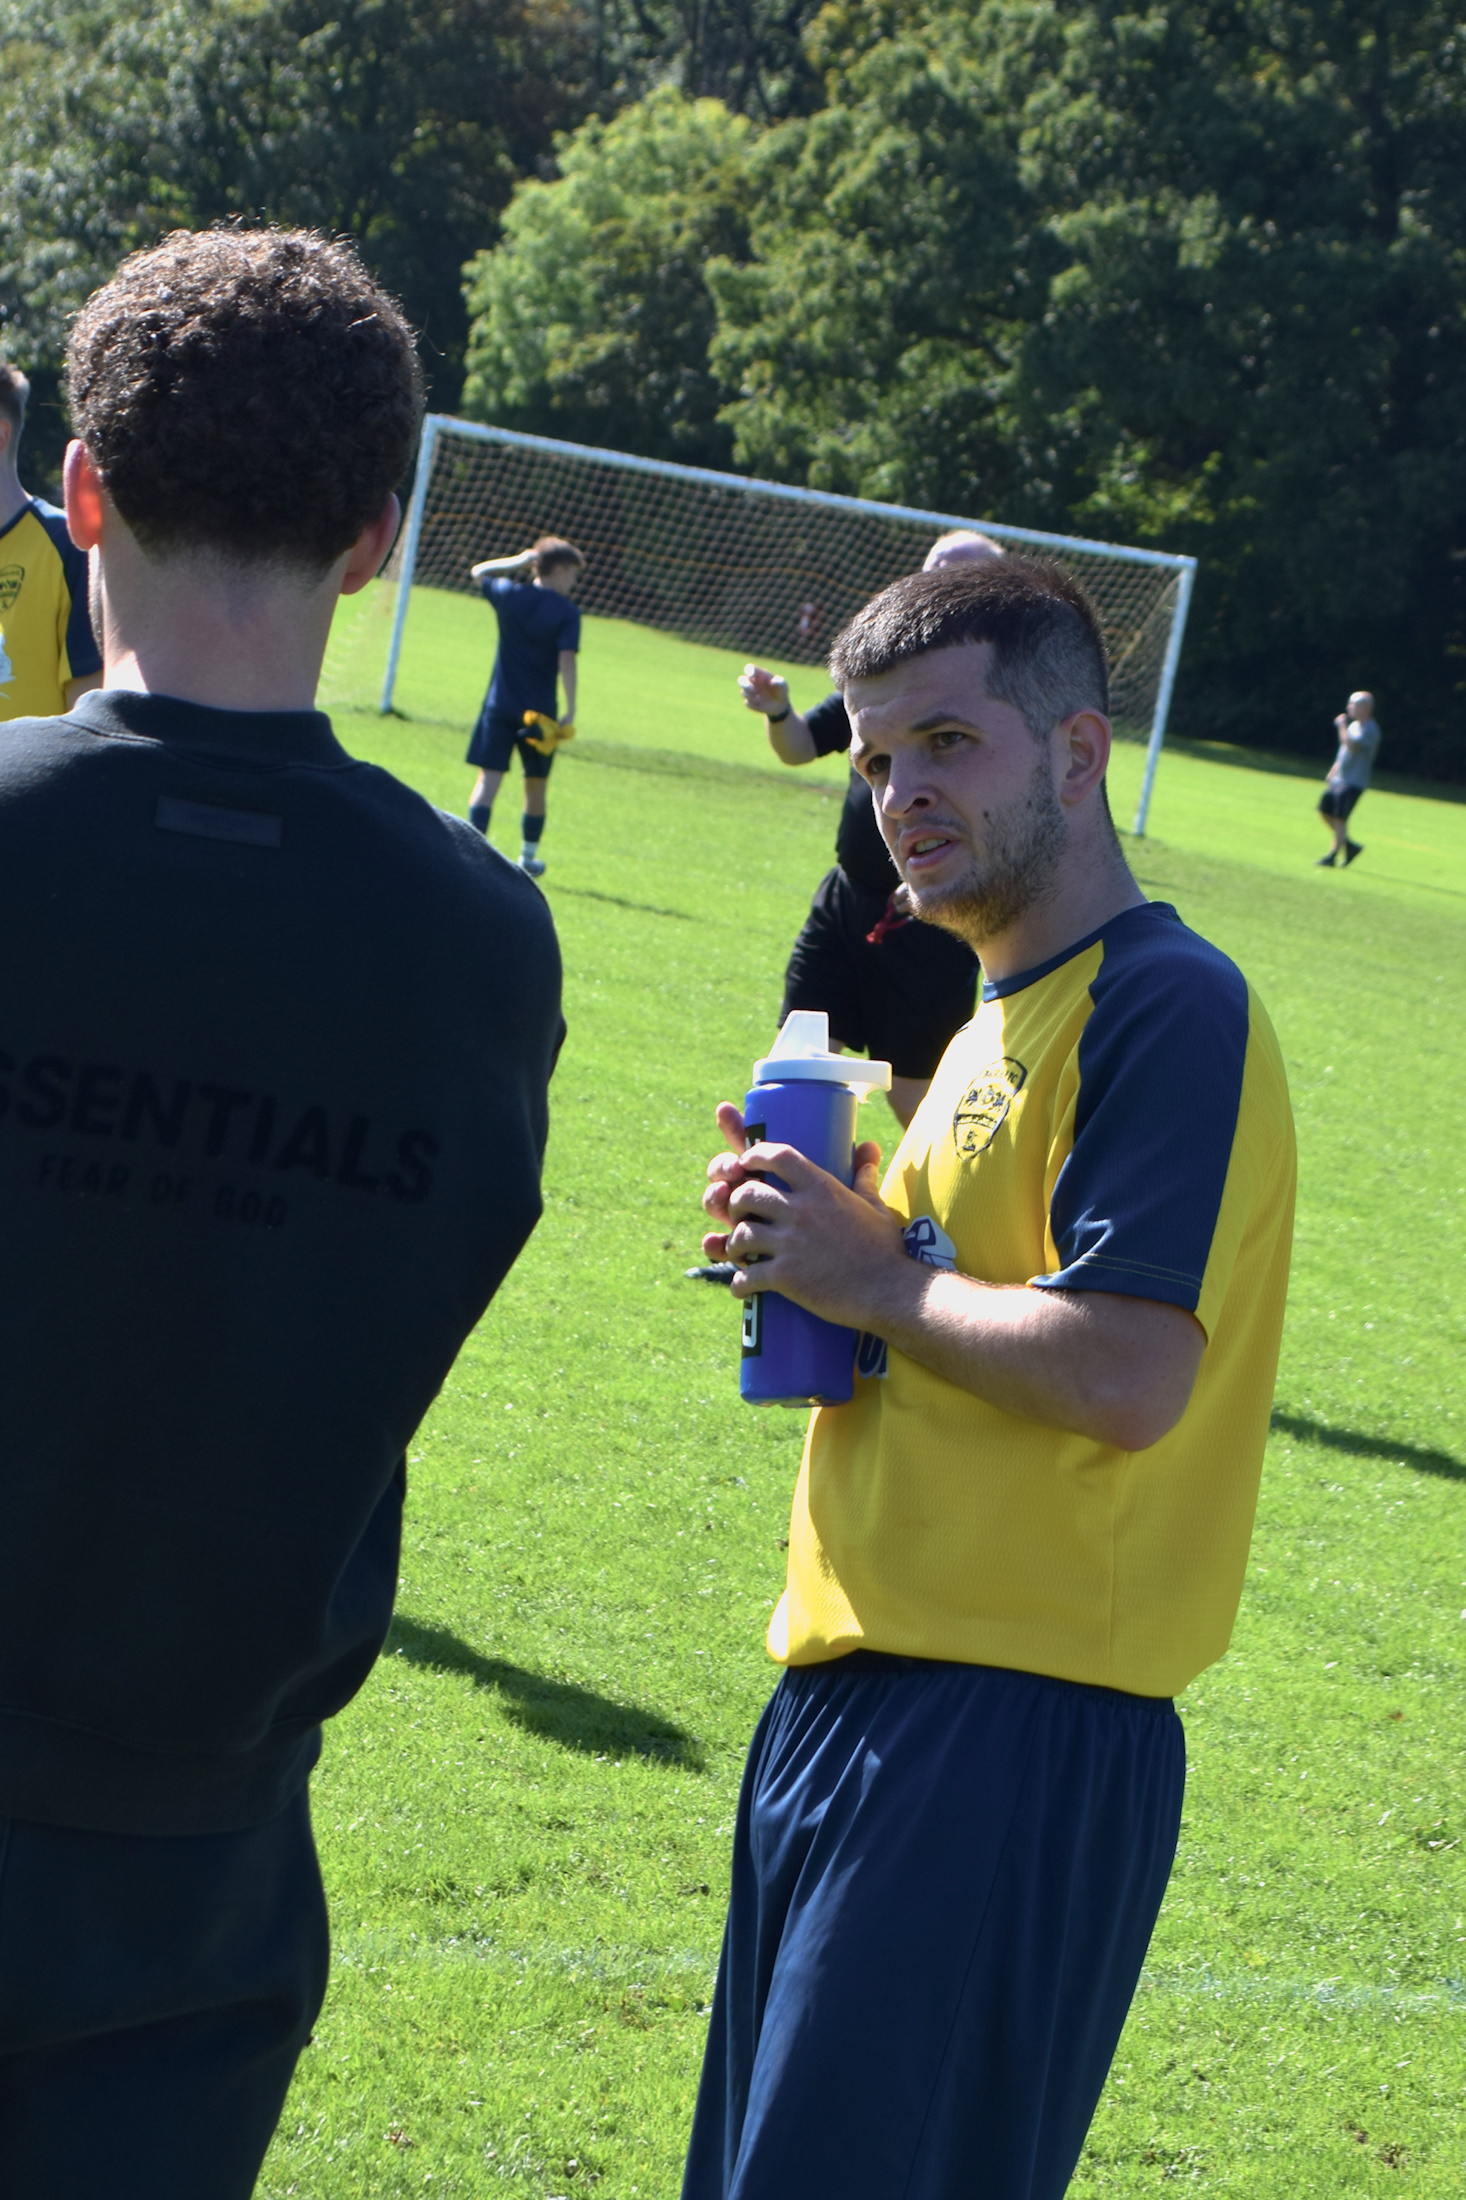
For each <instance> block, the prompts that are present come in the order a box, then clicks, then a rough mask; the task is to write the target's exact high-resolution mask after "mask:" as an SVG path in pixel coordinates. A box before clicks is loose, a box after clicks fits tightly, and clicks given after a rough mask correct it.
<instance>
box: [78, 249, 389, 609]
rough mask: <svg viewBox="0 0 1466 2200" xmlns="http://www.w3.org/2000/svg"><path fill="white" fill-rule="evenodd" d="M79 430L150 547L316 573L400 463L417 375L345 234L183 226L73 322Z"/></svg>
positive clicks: (375, 503) (348, 540)
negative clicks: (339, 238)
mask: <svg viewBox="0 0 1466 2200" xmlns="http://www.w3.org/2000/svg"><path fill="white" fill-rule="evenodd" d="M66 382H67V394H68V397H69V399H70V403H71V417H72V421H73V424H74V426H75V429H76V432H77V434H78V435H79V436H80V437H81V439H82V441H83V442H84V443H85V445H86V447H87V449H88V451H89V452H90V453H91V456H92V459H93V461H94V463H95V464H96V467H97V470H98V472H99V474H100V475H101V478H102V482H103V484H104V486H105V488H106V490H107V492H108V494H109V495H110V496H111V498H112V500H113V502H114V503H115V505H116V507H117V509H118V511H119V512H120V513H121V514H122V517H123V518H124V519H125V520H126V521H127V524H128V526H129V527H130V528H131V529H132V531H133V533H134V534H135V535H136V536H137V538H138V541H139V542H140V543H141V544H142V546H143V548H144V549H145V550H147V551H149V552H150V553H152V554H154V555H158V554H160V553H166V552H168V551H170V550H179V549H211V550H215V551H218V552H222V553H223V554H224V555H226V556H228V557H230V558H234V559H238V560H241V561H248V562H256V561H258V562H264V561H272V560H278V561H280V562H283V563H286V564H290V565H298V566H302V567H308V568H310V569H311V570H312V571H316V572H321V571H324V570H325V568H326V567H327V566H329V565H330V564H331V563H332V562H333V561H334V560H335V559H336V558H338V557H339V556H340V555H341V553H342V552H343V551H344V550H347V549H349V548H350V547H351V545H352V543H354V542H355V541H356V539H357V537H358V536H359V535H360V534H361V532H362V529H363V528H364V527H367V526H369V525H370V523H371V522H372V521H373V520H374V519H376V518H377V516H378V514H379V513H380V512H381V510H382V507H383V505H384V504H385V503H386V501H387V498H388V497H389V495H390V494H391V492H392V491H393V490H394V489H395V488H396V486H397V484H398V482H399V481H401V479H402V477H403V475H404V474H405V472H406V471H407V466H408V463H409V460H410V458H411V456H412V445H413V439H414V437H415V435H416V433H417V426H418V421H419V418H420V416H421V410H422V373H421V369H420V368H419V366H418V361H417V353H416V350H415V348H414V345H413V340H412V332H411V330H410V329H409V328H408V325H407V323H406V321H405V320H404V319H403V316H402V313H401V311H400V309H399V307H398V306H397V304H396V303H395V301H394V300H393V299H391V298H389V297H388V296H387V295H386V293H385V292H384V291H382V290H381V289H379V288H378V286H377V285H376V284H375V283H374V282H373V281H372V278H371V276H370V275H369V274H368V273H367V271H366V269H365V267H363V265H362V263H361V261H360V259H359V258H358V257H357V255H356V252H355V251H354V250H353V248H352V247H351V246H350V245H349V244H344V243H337V242H334V241H333V240H332V239H330V238H328V237H322V236H318V235H316V234H315V233H314V232H313V231H311V230H306V229H241V228H227V229H211V230H207V231H202V232H198V233H195V232H193V231H190V230H186V229H180V230H176V231H175V232H174V234H173V235H172V236H171V237H165V238H164V240H163V242H162V243H161V244H159V245H156V246H155V247H154V248H153V249H152V250H151V251H149V252H135V253H133V254H132V256H131V257H130V258H129V259H126V260H124V261H123V262H122V265H121V266H120V267H119V268H118V270H117V273H116V274H115V275H114V276H113V278H112V280H111V282H109V283H107V284H105V285H104V286H103V288H102V289H101V290H99V291H96V292H95V293H94V294H93V295H92V297H90V298H89V299H88V300H87V303H86V305H85V306H84V307H83V308H82V311H81V313H80V315H79V316H78V318H77V322H76V326H75V327H74V329H73V330H72V333H71V342H70V345H69V346H68V350H67V362H66Z"/></svg>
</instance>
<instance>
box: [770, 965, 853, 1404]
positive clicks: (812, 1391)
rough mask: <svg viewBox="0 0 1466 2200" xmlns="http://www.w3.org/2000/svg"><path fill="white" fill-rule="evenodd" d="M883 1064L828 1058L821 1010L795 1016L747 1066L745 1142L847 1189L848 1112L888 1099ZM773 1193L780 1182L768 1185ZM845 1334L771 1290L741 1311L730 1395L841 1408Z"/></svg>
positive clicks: (849, 1388)
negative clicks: (789, 1154) (770, 1143)
mask: <svg viewBox="0 0 1466 2200" xmlns="http://www.w3.org/2000/svg"><path fill="white" fill-rule="evenodd" d="M890 1089H891V1065H890V1063H889V1062H863V1061H861V1060H860V1058H859V1056H858V1055H857V1056H851V1055H844V1054H831V1052H830V1019H829V1017H828V1016H827V1015H826V1014H825V1013H824V1011H823V1010H822V1009H818V1010H816V1009H802V1008H796V1009H794V1010H793V1011H792V1012H791V1013H790V1014H789V1015H788V1016H786V1017H785V1019H784V1028H783V1029H782V1031H781V1032H780V1033H779V1036H778V1038H777V1039H776V1040H775V1041H774V1044H773V1046H772V1047H771V1048H770V1050H769V1054H768V1058H767V1060H766V1061H762V1062H755V1063H754V1065H753V1090H752V1091H751V1092H750V1093H749V1095H748V1098H747V1100H746V1101H745V1102H744V1107H743V1122H744V1136H745V1138H746V1139H747V1142H748V1144H749V1145H750V1146H754V1145H757V1144H758V1142H759V1140H760V1139H764V1138H767V1139H772V1140H774V1141H775V1142H776V1143H777V1144H779V1145H784V1146H794V1147H796V1148H797V1149H798V1151H799V1152H800V1153H802V1154H803V1155H804V1156H805V1158H806V1159H807V1160H810V1161H813V1162H814V1163H816V1165H817V1166H818V1167H819V1168H821V1169H827V1170H828V1171H829V1173H830V1175H831V1176H837V1177H838V1178H839V1179H840V1182H841V1183H842V1184H851V1183H853V1182H854V1180H855V1113H856V1109H857V1108H858V1106H859V1104H860V1102H861V1101H862V1100H863V1099H864V1097H865V1095H866V1094H867V1093H868V1092H889V1091H890ZM768 1182H769V1183H770V1184H778V1185H779V1186H780V1188H781V1190H782V1189H785V1188H786V1187H785V1186H784V1185H783V1182H782V1179H781V1178H779V1177H777V1176H770V1177H769V1178H768ZM855 1344H856V1333H855V1331H854V1330H853V1329H839V1328H837V1327H836V1326H835V1324H834V1323H833V1322H826V1321H821V1320H820V1319H819V1316H818V1315H816V1314H809V1313H806V1311H805V1309H804V1308H803V1307H802V1306H796V1305H795V1304H794V1302H793V1300H792V1299H786V1298H783V1297H781V1296H780V1294H779V1293H778V1292H777V1291H759V1292H757V1293H755V1295H754V1296H753V1297H752V1298H750V1299H745V1300H744V1302H743V1359H742V1362H741V1365H740V1367H739V1371H738V1388H739V1392H740V1394H741V1395H742V1397H743V1400H744V1402H745V1404H747V1405H751V1406H840V1405H844V1404H845V1403H846V1401H847V1400H848V1399H849V1398H850V1397H851V1396H852V1395H853V1394H854V1390H855Z"/></svg>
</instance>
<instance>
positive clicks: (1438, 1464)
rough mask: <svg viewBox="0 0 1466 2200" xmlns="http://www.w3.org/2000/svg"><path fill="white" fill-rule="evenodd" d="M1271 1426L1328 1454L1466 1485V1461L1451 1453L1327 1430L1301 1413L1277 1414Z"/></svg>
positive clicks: (1344, 1430) (1348, 1431) (1351, 1431)
mask: <svg viewBox="0 0 1466 2200" xmlns="http://www.w3.org/2000/svg"><path fill="white" fill-rule="evenodd" d="M1270 1425H1271V1427H1273V1428H1274V1429H1281V1430H1282V1431H1283V1432H1284V1433H1285V1434H1286V1435H1288V1436H1296V1437H1297V1438H1298V1439H1299V1440H1300V1442H1303V1443H1307V1444H1319V1445H1321V1446H1322V1447H1323V1449H1324V1450H1325V1451H1344V1452H1348V1453H1349V1454H1350V1456H1351V1457H1352V1458H1355V1459H1388V1460H1390V1461H1391V1462H1392V1463H1394V1464H1396V1465H1399V1466H1402V1467H1414V1468H1416V1469H1417V1470H1418V1471H1419V1472H1420V1473H1421V1474H1440V1475H1444V1476H1445V1478H1446V1480H1447V1481H1450V1482H1466V1461H1463V1460H1460V1459H1453V1458H1452V1457H1451V1455H1450V1453H1449V1452H1448V1451H1426V1450H1424V1449H1422V1447H1421V1446H1420V1445H1419V1444H1402V1443H1399V1442H1398V1441H1397V1440H1396V1439H1395V1438H1394V1437H1392V1436H1363V1435H1361V1434H1360V1433H1359V1432H1358V1431H1357V1430H1356V1429H1348V1428H1328V1427H1326V1426H1325V1424H1324V1423H1323V1422H1322V1421H1310V1420H1309V1419H1307V1417H1306V1416H1305V1415H1303V1414H1301V1413H1277V1412H1275V1413H1274V1414H1273V1417H1272V1421H1271V1424H1270Z"/></svg>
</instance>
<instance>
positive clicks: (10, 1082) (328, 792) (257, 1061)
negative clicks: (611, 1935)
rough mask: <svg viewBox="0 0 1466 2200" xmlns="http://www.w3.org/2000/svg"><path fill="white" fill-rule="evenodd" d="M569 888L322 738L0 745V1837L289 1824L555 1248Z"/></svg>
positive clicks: (162, 707) (94, 734) (315, 717)
mask: <svg viewBox="0 0 1466 2200" xmlns="http://www.w3.org/2000/svg"><path fill="white" fill-rule="evenodd" d="M563 1028H564V1027H563V1025H562V1023H561V1020H560V962H559V953H558V950H557V947H556V943H555V935H554V929H553V926H552V925H551V922H550V916H549V911H548V909H547V907H546V905H545V902H544V900H543V899H542V897H541V895H540V894H539V892H538V891H537V890H536V888H535V887H534V886H532V885H531V884H530V882H529V880H528V879H526V878H524V877H523V876H522V875H521V874H520V873H519V872H517V871H516V870H515V869H514V868H513V867H512V866H511V865H510V864H508V863H506V862H505V861H504V859H503V858H502V857H501V856H499V855H497V854H496V853H495V852H494V851H493V850H492V849H491V848H489V847H488V846H487V845H486V843H485V842H484V841H483V839H482V838H481V837H480V836H479V835H478V834H477V833H475V832H473V831H472V830H471V828H470V827H468V826H467V825H465V824H461V823H459V822H458V821H457V820H456V819H453V818H450V817H446V816H444V815H443V814H441V813H440V812H439V811H437V810H435V809H433V808H431V807H430V805H429V804H428V803H426V802H424V801H423V800H421V799H420V797H418V796H417V795H415V794H413V793H411V792H410V791H409V790H408V789H407V788H405V787H403V786H401V785H399V783H398V782H397V781H396V780H394V779H393V778H391V777H390V776H389V775H388V774H387V773H385V772H381V771H378V770H376V769H374V768H373V767H371V766H369V765H365V764H360V763H357V762H355V761H354V760H353V759H352V758H351V757H350V756H348V755H347V753H346V751H345V750H344V749H342V748H341V747H340V746H339V744H338V743H337V741H336V739H335V737H334V735H333V734H332V731H331V727H330V722H329V720H328V719H326V718H324V717H322V716H321V715H320V714H319V713H317V712H313V711H302V712H276V713H268V714H261V715H255V714H252V713H248V712H242V711H238V712H237V711H217V710H205V709H201V708H199V707H197V706H195V705H193V704H187V703H181V702H176V701H172V700H170V699H169V698H167V697H163V696H139V695H129V694H124V693H121V692H116V691H114V692H111V693H105V692H104V693H101V694H93V695H88V696H86V697H84V698H83V700H82V701H81V702H80V703H79V704H78V706H77V708H76V710H75V711H73V712H72V713H71V714H70V716H69V717H66V718H59V719H19V720H15V721H13V722H12V723H11V724H9V725H8V726H6V727H5V728H3V729H0V1818H4V1817H16V1818H28V1819H36V1820H41V1821H44V1822H47V1823H51V1824H57V1825H70V1826H81V1827H92V1828H97V1829H100V1830H104V1831H106V1830H111V1831H118V1832H138V1833H192V1832H206V1831H213V1830H223V1829H227V1828H235V1827H242V1826H247V1825H252V1824H256V1823H258V1822H260V1821H261V1820H263V1819H265V1818H266V1817H268V1816H269V1815H270V1814H271V1813H273V1812H274V1811H275V1810H277V1809H278V1808H280V1807H281V1805H282V1804H283V1803H284V1802H285V1801H287V1800H288V1798H289V1797H290V1796H291V1794H292V1793H294V1791H295V1790H296V1789H297V1788H298V1787H299V1786H300V1784H301V1783H302V1782H303V1781H304V1779H305V1778H306V1776H307V1774H308V1773H309V1770H310V1767H311V1765H312V1764H313V1762H314V1761H315V1758H316V1756H317V1754H318V1752H319V1747H320V1733H319V1728H320V1722H321V1721H322V1720H323V1719H325V1718H329V1717H330V1715H331V1714H332V1713H333V1712H335V1711H338V1710H339V1709H340V1708H341V1706H342V1705H343V1704H344V1703H346V1702H347V1700H348V1699H349V1698H350V1697H351V1696H352V1695H353V1694H354V1693H355V1692H356V1690H357V1689H358V1688H359V1687H360V1686H361V1683H362V1681H363V1680H364V1679H365V1678H366V1675H367V1673H368V1672H369V1670H370V1668H371V1665H372V1662H373V1660H374V1658H375V1657H376V1655H377V1652H378V1650H379V1649H380V1647H381V1643H382V1638H383V1635H384V1633H385V1631H386V1627H387V1621H388V1616H389V1614H390V1611H391V1605H392V1596H393V1591H394V1588H395V1586H396V1577H397V1559H398V1544H399V1534H400V1525H401V1512H402V1497H403V1488H404V1478H405V1471H404V1455H405V1451H406V1446H407V1443H408V1440H409V1438H410V1437H411V1435H412V1432H413V1430H414V1429H415V1428H416V1426H417V1424H418V1422H419V1421H420V1420H421V1418H422V1416H423V1414H424V1412H425V1411H426V1410H427V1408H428V1406H429V1405H430V1404H431V1402H432V1399H433V1397H434V1394H435V1393H436V1391H437V1390H438V1388H439V1386H440V1385H441V1383H442V1381H443V1379H444V1377H445V1375H446V1374H447V1372H448V1369H449V1367H450V1366H451V1364H452V1362H453V1358H454V1355H455V1354H456V1352H457V1350H458V1347H459V1345H460V1344H461V1343H462V1341H463V1339H464V1337H465V1336H466V1334H467V1333H468V1331H469V1330H470V1329H471V1328H472V1327H473V1325H474V1323H475V1322H476V1321H477V1320H478V1318H479V1316H480V1314H481V1313H482V1312H483V1309H484V1307H485V1306H486V1305H487V1303H488V1301H489V1299H490V1298H491V1297H492V1296H493V1293H494V1291H495V1290H496V1288H497V1287H498V1285H499V1284H500V1282H502V1280H503V1278H504V1275H505V1273H506V1272H507V1270H508V1268H509V1266H510V1264H511V1262H512V1261H513V1260H514V1257H515V1255H516V1254H517V1253H518V1252H519V1250H520V1247H521V1246H522V1245H523V1244H524V1241H525V1239H526V1238H527V1236H528V1235H529V1233H530V1231H531V1230H532V1229H533V1227H534V1225H535V1222H536V1220H537V1218H538V1216H539V1213H540V1182H539V1173H540V1160H541V1156H542V1154H543V1151H544V1142H545V1131H546V1122H547V1105H546V1088H547V1085H548V1081H549V1077H550V1072H551V1069H552V1067H553V1064H554V1059H555V1054H556V1051H557V1048H558V1046H559V1042H560V1038H561V1035H562V1032H563Z"/></svg>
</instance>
